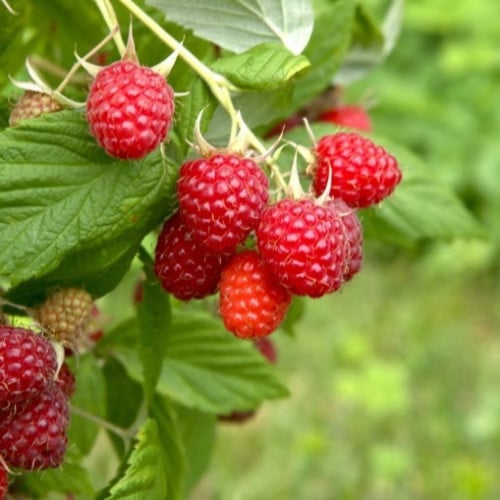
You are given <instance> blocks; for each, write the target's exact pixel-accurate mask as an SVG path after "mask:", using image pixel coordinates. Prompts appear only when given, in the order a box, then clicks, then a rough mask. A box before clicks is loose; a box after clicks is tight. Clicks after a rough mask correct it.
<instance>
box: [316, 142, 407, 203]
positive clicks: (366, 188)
mask: <svg viewBox="0 0 500 500" xmlns="http://www.w3.org/2000/svg"><path fill="white" fill-rule="evenodd" d="M315 153H316V165H315V166H314V167H313V176H314V177H313V188H314V192H315V193H316V194H317V195H320V194H321V193H322V192H323V191H324V190H325V188H326V185H327V182H328V176H329V171H330V169H331V170H332V187H331V190H330V196H331V197H332V198H342V199H343V200H344V201H345V202H346V203H347V204H348V205H349V206H351V207H354V208H364V207H368V206H370V205H374V204H375V203H378V202H380V201H382V200H383V199H384V198H386V197H387V196H389V195H390V194H391V193H392V192H393V191H394V188H395V187H396V186H397V185H398V184H399V182H400V181H401V178H402V174H401V171H400V170H399V167H398V163H397V161H396V159H395V158H394V157H393V156H392V155H390V154H389V153H388V152H387V151H386V150H385V149H384V148H382V147H380V146H377V145H376V144H374V143H373V142H372V141H370V139H367V138H365V137H362V136H360V135H359V134H357V133H355V132H351V133H344V132H342V133H339V134H334V135H327V136H324V137H322V138H321V139H320V140H319V142H318V144H317V146H316V151H315Z"/></svg>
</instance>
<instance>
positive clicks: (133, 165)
mask: <svg viewBox="0 0 500 500" xmlns="http://www.w3.org/2000/svg"><path fill="white" fill-rule="evenodd" d="M174 176H175V170H174V167H173V166H170V167H168V166H167V165H166V164H165V163H164V162H163V161H162V158H161V155H160V153H159V152H154V153H152V154H150V155H149V156H147V157H146V158H145V159H144V160H141V161H118V160H116V159H113V158H111V157H109V156H107V155H106V154H105V153H104V152H103V151H102V150H101V149H100V148H99V147H98V146H97V144H96V143H95V141H94V140H93V138H92V137H91V136H90V134H89V133H88V126H87V124H86V122H85V119H84V117H83V116H82V115H81V114H79V113H77V112H72V111H65V112H61V113H54V114H51V115H46V116H43V117H41V118H39V119H36V120H30V121H26V122H25V123H24V125H22V126H19V127H16V128H15V129H6V130H5V131H4V132H2V133H0V241H2V242H8V245H3V246H2V247H1V248H0V275H5V276H6V277H7V278H9V279H10V281H11V284H12V285H13V286H15V285H17V284H19V283H21V282H23V281H27V280H28V279H32V278H39V277H41V276H44V275H46V274H48V273H50V272H51V271H54V270H55V269H56V268H57V267H58V266H59V265H60V264H61V262H62V261H63V260H64V259H66V258H69V256H71V255H73V254H78V253H80V252H85V250H92V249H94V248H96V247H97V248H101V249H105V248H106V247H107V246H108V245H109V246H111V247H113V249H114V250H113V252H114V254H115V255H116V252H118V253H120V251H121V252H122V253H125V252H126V251H127V250H128V249H129V248H130V242H135V241H137V240H140V239H141V238H142V237H143V236H144V235H145V234H146V233H147V232H149V230H151V229H152V228H153V227H154V226H156V225H157V224H158V223H159V222H161V220H162V219H163V218H164V217H166V216H167V215H168V214H169V212H170V210H171V207H172V204H173V201H172V198H173V194H172V193H173V190H174V185H173V184H174V181H173V178H174ZM116 246H118V248H116ZM114 263H115V262H112V264H114ZM99 264H102V263H101V262H100V263H99ZM89 268H92V263H91V259H89V265H88V266H83V269H84V273H83V274H82V275H81V276H80V275H79V274H78V270H77V269H75V276H74V278H75V280H77V279H78V278H81V280H82V281H83V280H84V279H85V275H86V274H87V273H88V272H89ZM102 271H103V269H102V268H101V272H102Z"/></svg>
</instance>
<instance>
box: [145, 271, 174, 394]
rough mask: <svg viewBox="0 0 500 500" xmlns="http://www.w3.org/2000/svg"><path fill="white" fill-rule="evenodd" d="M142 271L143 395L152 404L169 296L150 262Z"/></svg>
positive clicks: (164, 342) (164, 344) (168, 315)
mask: <svg viewBox="0 0 500 500" xmlns="http://www.w3.org/2000/svg"><path fill="white" fill-rule="evenodd" d="M143 269H144V274H145V276H146V279H145V280H144V281H143V282H142V286H143V296H142V300H141V301H140V302H139V304H138V305H137V326H138V331H139V356H140V358H141V362H142V371H143V377H144V393H145V396H146V399H147V400H148V401H149V402H151V400H152V398H153V394H154V392H155V387H156V384H157V382H158V378H159V376H160V373H161V368H162V365H163V358H164V355H165V349H166V347H167V333H168V331H169V329H170V323H171V316H172V315H171V311H170V301H169V296H168V294H166V293H165V291H164V290H163V288H162V286H161V284H160V282H159V280H158V278H157V277H156V276H155V274H154V272H153V269H152V263H151V262H149V261H145V262H144V266H143Z"/></svg>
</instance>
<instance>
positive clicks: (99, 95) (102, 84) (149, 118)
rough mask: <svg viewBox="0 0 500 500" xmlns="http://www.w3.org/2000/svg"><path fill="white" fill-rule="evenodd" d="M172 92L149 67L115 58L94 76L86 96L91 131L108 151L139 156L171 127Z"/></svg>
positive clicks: (160, 139)
mask: <svg viewBox="0 0 500 500" xmlns="http://www.w3.org/2000/svg"><path fill="white" fill-rule="evenodd" d="M173 114H174V93H173V90H172V88H171V87H170V86H169V85H168V84H167V82H166V81H165V79H164V78H163V77H162V76H161V75H160V74H158V73H156V72H155V71H153V70H152V69H151V68H148V67H145V66H139V65H138V64H136V63H134V62H132V61H118V62H115V63H113V64H111V65H109V66H107V67H105V68H104V69H102V70H101V71H100V72H99V73H98V74H97V76H96V78H95V80H94V82H93V83H92V85H91V87H90V92H89V95H88V98H87V119H88V122H89V125H90V132H91V133H92V135H93V136H94V137H95V138H96V140H97V142H98V143H99V144H100V145H101V147H103V148H104V149H105V150H106V152H107V153H108V154H110V155H111V156H115V157H117V158H121V159H129V158H130V159H139V158H143V157H144V156H146V155H147V154H148V153H150V152H151V151H153V150H154V149H156V148H157V147H158V145H159V144H160V142H162V141H163V140H164V139H165V138H166V136H167V133H168V130H169V129H170V126H171V124H172V117H173Z"/></svg>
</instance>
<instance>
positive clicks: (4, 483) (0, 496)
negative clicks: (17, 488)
mask: <svg viewBox="0 0 500 500" xmlns="http://www.w3.org/2000/svg"><path fill="white" fill-rule="evenodd" d="M8 489H9V474H8V473H7V470H6V469H5V467H3V466H2V465H1V464H0V500H5V497H6V496H7V490H8Z"/></svg>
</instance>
